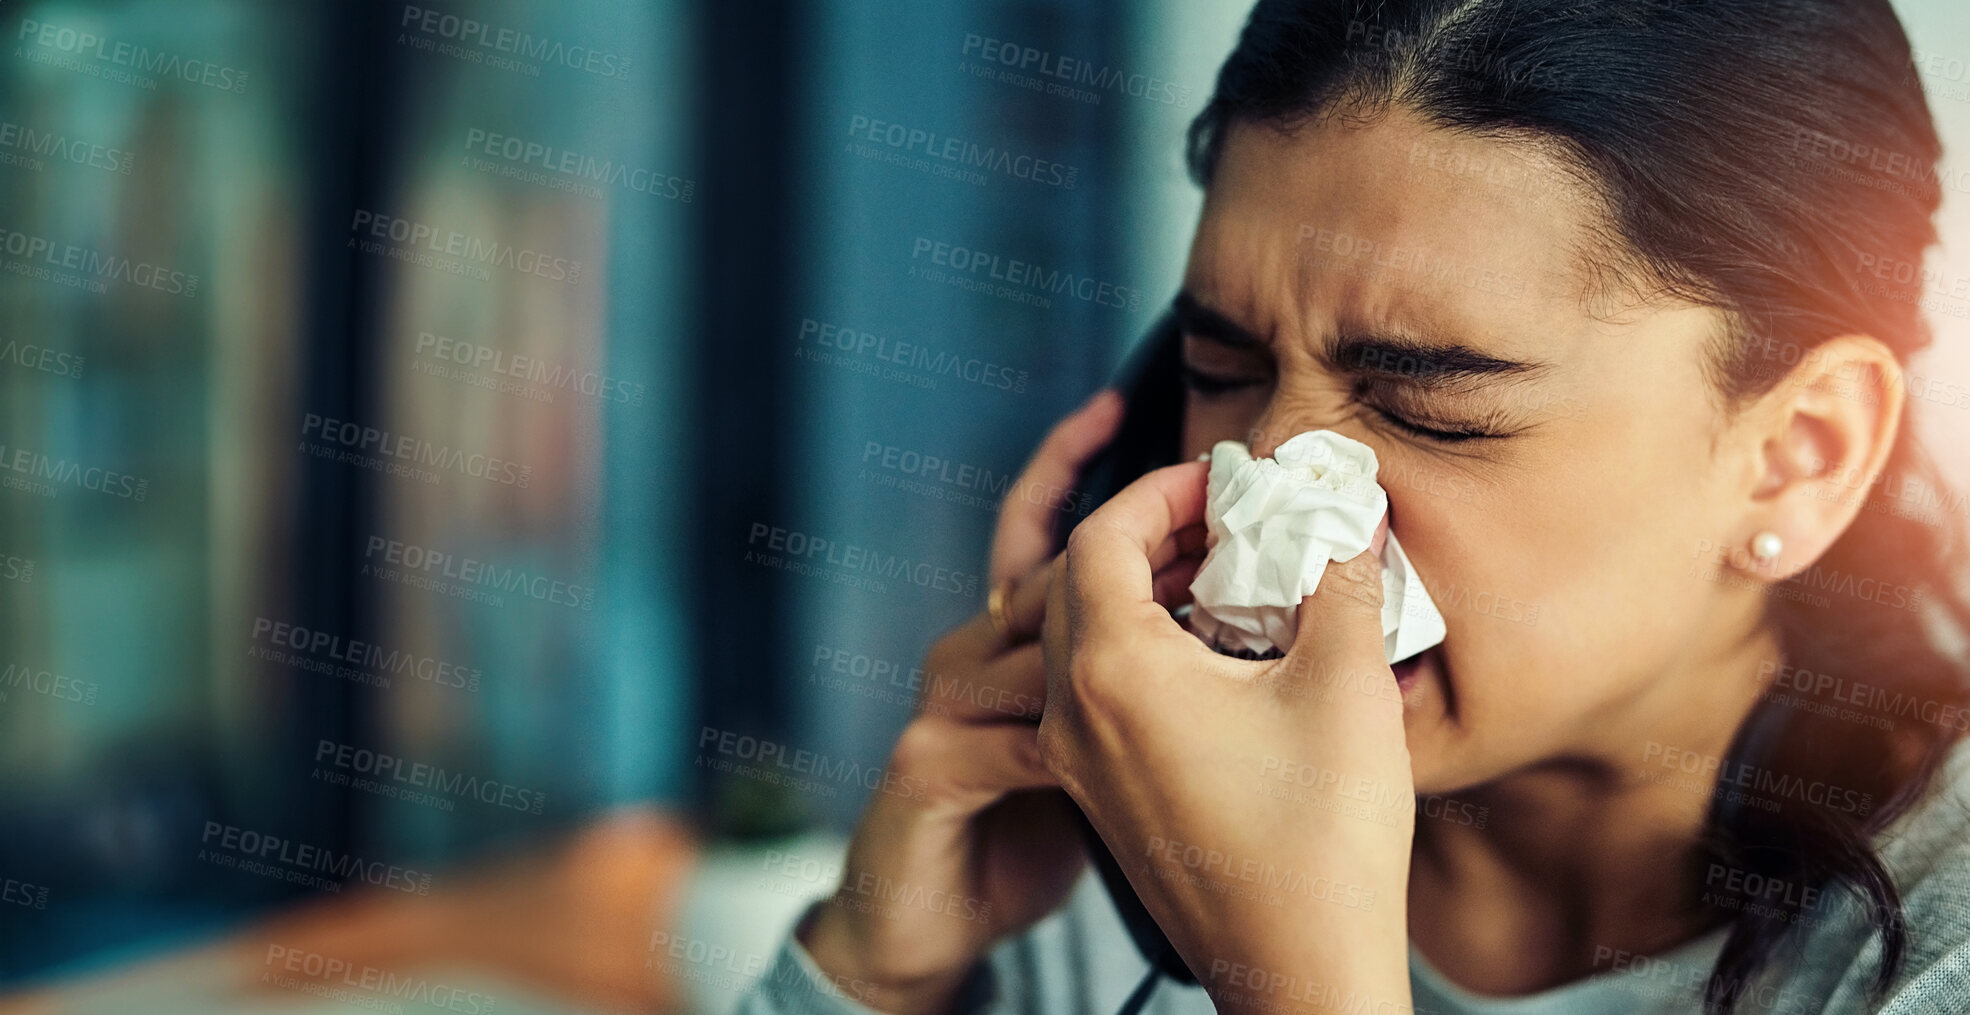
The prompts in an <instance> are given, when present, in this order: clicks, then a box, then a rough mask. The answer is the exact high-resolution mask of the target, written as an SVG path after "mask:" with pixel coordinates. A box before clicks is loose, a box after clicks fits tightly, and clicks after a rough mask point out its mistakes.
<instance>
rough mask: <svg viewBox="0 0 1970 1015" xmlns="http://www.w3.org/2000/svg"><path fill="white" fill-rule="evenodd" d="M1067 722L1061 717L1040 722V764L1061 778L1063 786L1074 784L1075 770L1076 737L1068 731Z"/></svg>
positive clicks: (1056, 777)
mask: <svg viewBox="0 0 1970 1015" xmlns="http://www.w3.org/2000/svg"><path fill="white" fill-rule="evenodd" d="M1066 726H1067V724H1066V723H1065V722H1063V721H1061V720H1059V719H1055V718H1049V719H1046V720H1043V721H1042V722H1041V723H1040V730H1039V734H1038V746H1039V751H1040V764H1042V765H1045V766H1046V770H1047V772H1048V773H1049V774H1050V775H1052V776H1053V777H1054V778H1055V779H1057V780H1059V782H1060V784H1061V786H1062V787H1063V788H1066V787H1069V786H1071V784H1072V781H1073V779H1072V776H1073V771H1074V762H1075V757H1074V753H1075V752H1074V737H1073V735H1072V734H1070V733H1069V732H1068V731H1067V728H1066Z"/></svg>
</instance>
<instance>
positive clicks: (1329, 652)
mask: <svg viewBox="0 0 1970 1015" xmlns="http://www.w3.org/2000/svg"><path fill="white" fill-rule="evenodd" d="M1296 616H1297V619H1298V632H1297V633H1296V634H1295V635H1294V637H1293V647H1292V648H1291V649H1289V650H1288V651H1287V653H1286V657H1285V659H1283V660H1282V663H1283V664H1284V665H1285V666H1287V667H1288V671H1287V672H1289V673H1293V674H1298V675H1303V676H1305V677H1308V678H1312V679H1316V680H1317V679H1320V678H1321V677H1322V676H1323V675H1324V676H1328V677H1334V676H1340V675H1348V676H1356V675H1368V674H1377V673H1389V664H1388V654H1387V652H1386V650H1385V649H1384V641H1383V638H1382V562H1381V560H1380V559H1379V558H1377V557H1376V556H1375V554H1374V553H1373V552H1368V551H1364V552H1362V553H1360V554H1358V555H1356V556H1355V557H1354V558H1352V559H1350V560H1344V561H1329V562H1328V564H1327V570H1326V571H1324V572H1322V573H1321V575H1320V585H1319V587H1318V588H1316V589H1314V592H1313V594H1312V595H1310V596H1307V597H1306V598H1304V599H1302V600H1300V605H1299V609H1298V612H1297V614H1296ZM1389 679H1390V680H1394V679H1395V678H1394V675H1393V674H1390V675H1389Z"/></svg>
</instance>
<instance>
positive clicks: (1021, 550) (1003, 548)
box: [987, 388, 1122, 582]
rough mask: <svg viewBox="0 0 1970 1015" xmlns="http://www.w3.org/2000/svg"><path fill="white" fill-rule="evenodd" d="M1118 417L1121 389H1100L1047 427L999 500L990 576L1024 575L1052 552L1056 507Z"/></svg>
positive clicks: (1102, 444)
mask: <svg viewBox="0 0 1970 1015" xmlns="http://www.w3.org/2000/svg"><path fill="white" fill-rule="evenodd" d="M1121 421H1122V395H1121V393H1120V392H1118V391H1116V390H1115V389H1113V388H1103V389H1101V390H1100V391H1097V392H1095V394H1094V397H1092V398H1089V399H1088V400H1087V401H1086V402H1084V403H1082V405H1081V407H1080V408H1079V409H1076V410H1074V413H1073V415H1071V416H1068V417H1067V418H1066V419H1063V420H1061V421H1060V422H1059V423H1057V424H1055V425H1054V428H1053V429H1052V430H1050V431H1048V433H1047V436H1046V439H1045V440H1042V441H1041V442H1040V447H1039V450H1038V451H1035V452H1034V453H1033V460H1032V461H1031V462H1029V463H1027V465H1026V469H1025V470H1024V471H1023V472H1021V473H1020V475H1019V478H1018V479H1017V480H1015V481H1014V482H1013V484H1012V486H1011V487H1010V488H1009V489H1007V490H1006V495H1005V499H1004V500H1003V501H1001V502H1000V505H999V524H998V528H997V529H996V530H995V532H994V533H993V536H992V560H991V566H990V568H989V569H988V571H987V574H988V576H989V577H990V579H991V580H992V581H994V582H997V581H1000V580H1001V579H1004V578H1007V577H1011V576H1013V575H1020V574H1025V573H1026V572H1027V571H1029V570H1032V569H1033V568H1034V567H1035V566H1036V565H1038V564H1039V563H1041V562H1042V561H1044V560H1046V559H1047V555H1048V554H1050V553H1052V552H1053V514H1054V511H1055V510H1056V509H1058V508H1059V506H1060V502H1061V500H1062V499H1064V498H1065V497H1066V496H1067V493H1068V490H1069V488H1070V487H1072V486H1073V485H1074V481H1075V480H1076V479H1077V478H1078V477H1079V476H1080V472H1081V467H1082V466H1083V465H1085V464H1086V463H1087V461H1088V459H1089V458H1091V457H1093V456H1094V453H1095V452H1096V451H1099V450H1101V448H1102V447H1103V446H1104V445H1106V444H1107V443H1108V441H1109V439H1110V438H1112V437H1113V436H1114V434H1115V428H1116V426H1118V425H1119V424H1120V423H1121Z"/></svg>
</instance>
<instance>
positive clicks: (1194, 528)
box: [1149, 522, 1209, 573]
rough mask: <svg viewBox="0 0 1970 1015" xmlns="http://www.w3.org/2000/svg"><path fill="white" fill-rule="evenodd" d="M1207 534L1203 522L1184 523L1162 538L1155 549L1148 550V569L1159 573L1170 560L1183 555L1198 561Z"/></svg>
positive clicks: (1180, 557) (1201, 557) (1202, 553)
mask: <svg viewBox="0 0 1970 1015" xmlns="http://www.w3.org/2000/svg"><path fill="white" fill-rule="evenodd" d="M1208 534H1209V533H1208V530H1206V529H1205V528H1204V523H1203V522H1198V523H1197V524H1195V525H1186V526H1184V527H1183V528H1180V529H1178V530H1176V531H1175V532H1173V533H1171V534H1170V538H1168V539H1165V540H1163V542H1162V543H1161V544H1159V545H1158V546H1157V547H1156V549H1154V550H1152V551H1150V553H1149V567H1150V569H1151V570H1153V571H1156V572H1159V573H1160V572H1161V571H1162V570H1163V569H1164V568H1166V567H1168V566H1170V564H1171V562H1173V561H1176V560H1180V559H1182V558H1185V557H1196V558H1197V559H1198V560H1200V561H1201V560H1203V559H1204V542H1205V540H1206V538H1207V537H1208Z"/></svg>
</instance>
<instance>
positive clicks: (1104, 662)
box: [1067, 646, 1127, 718]
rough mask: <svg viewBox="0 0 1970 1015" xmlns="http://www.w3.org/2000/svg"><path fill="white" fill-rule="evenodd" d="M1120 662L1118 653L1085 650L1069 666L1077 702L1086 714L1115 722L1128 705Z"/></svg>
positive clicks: (1101, 649) (1068, 671)
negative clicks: (1114, 717)
mask: <svg viewBox="0 0 1970 1015" xmlns="http://www.w3.org/2000/svg"><path fill="white" fill-rule="evenodd" d="M1122 669H1123V667H1122V666H1121V665H1120V660H1119V659H1117V658H1116V656H1115V653H1114V650H1112V649H1106V648H1095V647H1092V646H1087V647H1083V648H1082V649H1081V650H1080V651H1078V652H1076V653H1075V654H1074V658H1073V660H1072V661H1070V662H1069V663H1068V664H1067V679H1068V682H1069V684H1070V686H1071V687H1072V688H1073V691H1074V701H1075V703H1076V705H1077V707H1079V708H1080V709H1081V710H1082V711H1084V712H1086V713H1088V714H1091V715H1095V716H1100V717H1103V718H1112V717H1113V716H1114V715H1115V714H1116V713H1117V712H1118V711H1120V709H1121V708H1122V707H1123V706H1124V705H1125V704H1126V701H1125V699H1124V695H1123V685H1125V684H1126V683H1127V681H1126V680H1124V679H1122V677H1121V675H1120V674H1121V670H1122Z"/></svg>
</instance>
